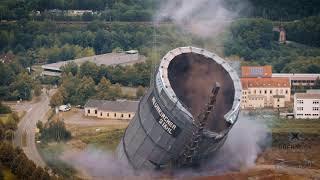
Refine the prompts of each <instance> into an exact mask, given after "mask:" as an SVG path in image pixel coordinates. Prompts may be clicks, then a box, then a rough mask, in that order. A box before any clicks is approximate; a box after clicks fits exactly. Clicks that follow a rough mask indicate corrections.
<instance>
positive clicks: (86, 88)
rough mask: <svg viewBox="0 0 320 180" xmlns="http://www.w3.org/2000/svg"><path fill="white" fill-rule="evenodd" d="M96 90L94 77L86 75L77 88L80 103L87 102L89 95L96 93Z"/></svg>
mask: <svg viewBox="0 0 320 180" xmlns="http://www.w3.org/2000/svg"><path fill="white" fill-rule="evenodd" d="M95 92H96V91H95V83H94V81H93V79H92V78H91V77H89V78H87V77H86V76H84V77H83V78H82V79H81V82H80V84H79V87H78V89H77V93H78V94H77V97H78V99H79V103H80V104H85V102H86V101H87V100H88V99H89V97H92V96H93V95H95Z"/></svg>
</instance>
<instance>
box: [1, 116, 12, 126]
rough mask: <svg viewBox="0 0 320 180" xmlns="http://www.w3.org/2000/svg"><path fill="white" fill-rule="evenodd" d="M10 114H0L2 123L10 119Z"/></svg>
mask: <svg viewBox="0 0 320 180" xmlns="http://www.w3.org/2000/svg"><path fill="white" fill-rule="evenodd" d="M11 117H12V116H11V114H1V115H0V121H1V122H2V123H3V124H7V123H8V122H9V121H10V119H11Z"/></svg>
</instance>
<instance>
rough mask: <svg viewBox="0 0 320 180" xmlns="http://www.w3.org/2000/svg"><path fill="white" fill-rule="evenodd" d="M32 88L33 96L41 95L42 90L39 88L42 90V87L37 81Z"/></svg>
mask: <svg viewBox="0 0 320 180" xmlns="http://www.w3.org/2000/svg"><path fill="white" fill-rule="evenodd" d="M33 90H34V95H35V96H37V97H38V96H40V95H41V92H42V91H41V90H42V88H41V85H40V84H38V83H37V84H35V86H34V89H33Z"/></svg>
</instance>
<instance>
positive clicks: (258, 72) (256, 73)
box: [241, 66, 272, 78]
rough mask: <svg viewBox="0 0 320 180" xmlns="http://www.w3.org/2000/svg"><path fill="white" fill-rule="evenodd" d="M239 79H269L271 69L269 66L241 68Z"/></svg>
mask: <svg viewBox="0 0 320 180" xmlns="http://www.w3.org/2000/svg"><path fill="white" fill-rule="evenodd" d="M241 72H242V74H241V77H243V78H249V77H251V78H252V77H271V76H272V67H271V66H242V67H241Z"/></svg>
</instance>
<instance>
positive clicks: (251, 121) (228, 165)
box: [178, 113, 271, 176]
mask: <svg viewBox="0 0 320 180" xmlns="http://www.w3.org/2000/svg"><path fill="white" fill-rule="evenodd" d="M270 138H271V137H270V136H269V129H268V127H267V125H266V124H264V123H263V122H262V121H259V119H257V118H256V117H249V116H248V115H244V113H240V116H239V118H238V121H237V123H236V124H235V125H234V127H233V128H232V129H231V131H230V132H229V134H228V137H227V140H226V142H225V143H224V145H223V146H222V147H221V148H220V149H219V150H218V152H217V153H216V154H215V155H214V157H212V159H210V160H209V161H208V163H207V164H205V165H204V166H203V167H202V168H201V170H200V171H197V172H195V171H182V172H179V173H178V176H197V175H201V176H210V175H220V174H223V173H226V172H230V171H238V170H240V169H246V168H250V167H253V166H254V165H255V161H256V159H257V157H258V155H259V154H260V153H261V152H262V151H263V149H264V148H266V147H268V146H269V145H270V143H271V141H270V140H271V139H270Z"/></svg>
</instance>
